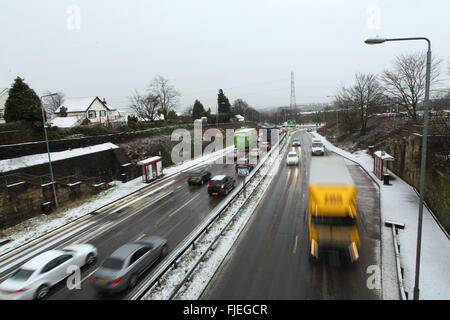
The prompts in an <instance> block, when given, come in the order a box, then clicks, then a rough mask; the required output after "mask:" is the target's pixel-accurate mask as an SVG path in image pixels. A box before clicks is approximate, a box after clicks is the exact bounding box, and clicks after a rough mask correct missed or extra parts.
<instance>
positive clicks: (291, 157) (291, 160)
mask: <svg viewBox="0 0 450 320" xmlns="http://www.w3.org/2000/svg"><path fill="white" fill-rule="evenodd" d="M299 162H300V159H299V158H298V154H297V152H295V151H291V152H289V153H288V154H287V158H286V165H288V166H292V165H293V166H296V165H298V163H299Z"/></svg>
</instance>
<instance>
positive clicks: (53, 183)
mask: <svg viewBox="0 0 450 320" xmlns="http://www.w3.org/2000/svg"><path fill="white" fill-rule="evenodd" d="M55 95H57V93H52V94H47V95H44V96H42V97H41V111H42V124H43V126H44V133H45V143H46V145H47V154H48V165H49V167H50V177H51V179H52V187H53V198H54V199H55V206H56V207H58V197H57V196H56V188H55V179H54V177H53V168H52V159H51V157H50V148H49V145H48V136H47V121H46V119H45V114H44V103H43V100H42V99H43V98H45V97H51V96H55Z"/></svg>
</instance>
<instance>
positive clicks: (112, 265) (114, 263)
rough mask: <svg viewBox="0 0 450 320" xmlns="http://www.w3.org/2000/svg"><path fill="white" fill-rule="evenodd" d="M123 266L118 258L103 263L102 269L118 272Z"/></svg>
mask: <svg viewBox="0 0 450 320" xmlns="http://www.w3.org/2000/svg"><path fill="white" fill-rule="evenodd" d="M122 266H123V260H121V259H118V258H108V259H106V260H105V262H103V265H102V267H103V268H106V269H112V270H120V269H122Z"/></svg>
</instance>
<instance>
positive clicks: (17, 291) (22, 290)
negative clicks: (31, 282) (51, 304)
mask: <svg viewBox="0 0 450 320" xmlns="http://www.w3.org/2000/svg"><path fill="white" fill-rule="evenodd" d="M25 290H27V289H25V288H24V289H19V290H16V291H13V292H11V293H12V294H16V293H20V292H24V291H25Z"/></svg>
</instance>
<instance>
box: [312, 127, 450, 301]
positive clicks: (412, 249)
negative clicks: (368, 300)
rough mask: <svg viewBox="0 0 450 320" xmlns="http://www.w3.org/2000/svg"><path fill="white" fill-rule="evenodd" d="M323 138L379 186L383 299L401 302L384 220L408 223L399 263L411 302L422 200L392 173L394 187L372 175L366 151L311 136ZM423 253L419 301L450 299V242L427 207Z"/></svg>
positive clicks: (401, 234) (402, 235)
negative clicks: (341, 146)
mask: <svg viewBox="0 0 450 320" xmlns="http://www.w3.org/2000/svg"><path fill="white" fill-rule="evenodd" d="M311 134H312V135H313V137H314V138H316V139H320V140H322V141H323V143H324V144H325V147H326V148H327V149H328V150H331V151H333V152H335V153H337V154H339V155H341V156H344V157H346V158H348V159H350V160H353V161H355V162H357V163H358V164H359V165H360V166H361V167H362V168H363V169H364V170H365V171H366V172H367V173H368V174H369V175H370V176H371V177H372V178H373V180H374V181H376V183H377V184H378V186H379V188H380V197H381V223H382V224H383V225H382V226H381V242H382V245H381V248H382V287H383V299H385V300H390V299H398V291H397V290H398V289H397V288H398V286H397V285H396V284H394V283H393V282H394V281H397V275H396V265H395V258H394V256H393V255H394V249H393V237H392V230H391V228H388V227H385V226H384V221H385V220H393V221H396V222H399V223H403V224H405V228H404V229H403V230H399V231H398V241H399V244H400V248H401V250H400V263H401V267H402V268H403V283H404V286H405V291H406V292H407V293H408V299H412V298H413V292H414V283H415V267H416V245H417V225H418V214H419V197H418V195H417V193H416V192H415V191H414V189H413V187H411V186H410V185H409V184H407V183H406V182H405V181H403V180H402V179H401V178H399V177H398V176H396V175H395V174H394V173H392V172H390V171H389V174H390V175H391V177H393V178H394V179H392V180H391V181H390V183H391V185H384V184H383V182H382V181H381V180H378V178H376V176H375V175H374V174H373V172H372V171H373V158H372V156H371V155H369V154H367V152H366V151H358V152H355V153H349V152H347V151H344V150H342V149H340V148H337V147H335V146H334V145H333V144H331V143H330V142H329V141H327V140H326V139H325V138H324V137H323V136H321V135H320V134H318V133H317V132H312V133H311ZM421 248H422V251H421V263H420V283H419V289H420V299H423V300H448V299H450V273H449V272H448V269H449V266H450V240H449V239H448V237H447V235H446V234H445V233H444V232H443V231H442V229H441V228H440V227H439V225H438V223H437V222H436V220H435V219H434V218H433V216H432V214H431V213H430V211H429V210H428V209H427V208H426V207H425V206H424V210H423V225H422V247H421Z"/></svg>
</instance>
